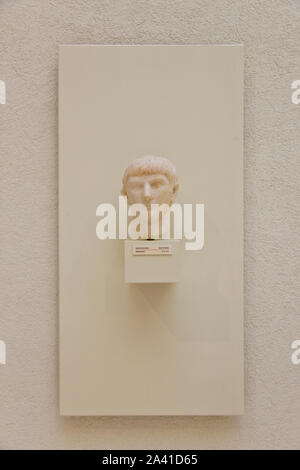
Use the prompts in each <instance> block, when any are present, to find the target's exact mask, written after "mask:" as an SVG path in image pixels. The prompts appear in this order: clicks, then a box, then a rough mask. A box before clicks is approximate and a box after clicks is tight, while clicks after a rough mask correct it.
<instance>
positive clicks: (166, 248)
mask: <svg viewBox="0 0 300 470" xmlns="http://www.w3.org/2000/svg"><path fill="white" fill-rule="evenodd" d="M132 254H133V255H152V256H153V255H172V254H173V250H172V245H154V246H148V245H139V246H134V247H133V248H132Z"/></svg>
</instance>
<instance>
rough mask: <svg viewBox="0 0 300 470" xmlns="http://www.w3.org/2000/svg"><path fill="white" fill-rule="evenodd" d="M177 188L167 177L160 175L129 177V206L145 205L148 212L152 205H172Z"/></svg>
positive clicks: (127, 185) (127, 189) (127, 191)
mask: <svg viewBox="0 0 300 470" xmlns="http://www.w3.org/2000/svg"><path fill="white" fill-rule="evenodd" d="M174 192H175V188H174V185H173V184H171V182H170V181H169V179H168V178H167V176H165V175H163V174H159V173H153V174H148V175H147V174H143V175H136V176H129V177H128V180H127V183H126V193H127V199H128V204H129V205H131V204H137V203H139V204H144V205H145V206H146V207H147V209H148V210H150V209H151V204H167V205H169V206H170V205H171V204H172V203H173V199H174Z"/></svg>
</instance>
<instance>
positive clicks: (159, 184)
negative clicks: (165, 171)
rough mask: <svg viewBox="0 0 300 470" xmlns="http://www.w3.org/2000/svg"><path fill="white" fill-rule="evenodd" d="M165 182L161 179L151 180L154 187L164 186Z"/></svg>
mask: <svg viewBox="0 0 300 470" xmlns="http://www.w3.org/2000/svg"><path fill="white" fill-rule="evenodd" d="M162 184H163V182H162V181H161V180H154V181H152V182H151V186H152V188H154V189H158V188H160V187H161V186H162Z"/></svg>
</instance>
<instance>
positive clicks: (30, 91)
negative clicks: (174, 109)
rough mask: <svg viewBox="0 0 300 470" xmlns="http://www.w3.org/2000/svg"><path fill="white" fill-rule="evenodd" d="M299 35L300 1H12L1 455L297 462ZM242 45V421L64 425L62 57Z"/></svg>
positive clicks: (4, 25)
mask: <svg viewBox="0 0 300 470" xmlns="http://www.w3.org/2000/svg"><path fill="white" fill-rule="evenodd" d="M299 19H300V2H299V0H272V1H271V0H269V1H258V0H253V1H250V0H249V1H246V0H242V1H241V0H215V1H211V0H203V1H196V0H190V1H189V0H186V1H180V0H174V1H171V0H153V1H151V0H150V1H149V0H147V1H146V0H140V1H137V0H135V1H133V0H132V1H130V0H123V1H122V0H105V1H98V0H90V1H87V0H64V1H55V0H49V1H47V0H43V1H40V0H2V1H1V3H0V24H1V28H0V79H2V80H5V81H6V86H7V97H6V98H7V102H6V104H5V105H0V123H1V127H0V133H1V138H0V155H1V167H0V181H1V202H0V208H1V225H0V246H1V249H0V266H1V267H0V286H1V289H0V305H1V314H0V339H2V340H5V341H6V344H7V365H6V366H0V447H1V448H43V449H44V448H111V449H113V448H169V449H171V448H200V449H202V448H208V449H213V448H221V449H224V448H234V449H238V448H256V447H258V448H299V447H300V401H299V391H300V366H294V365H292V363H291V361H290V356H291V352H292V351H291V349H290V344H291V342H292V340H294V339H299V338H300V317H299V315H300V294H299V292H300V285H299V272H300V253H299V251H300V242H299V234H298V232H299V202H300V192H299V176H300V158H299V125H300V105H294V104H292V102H291V82H292V81H293V80H295V79H300V54H299V51H300V29H299ZM241 42H242V43H244V44H245V60H246V63H245V343H246V414H245V416H243V417H239V418H230V417H226V418H225V417H211V418H210V417H194V418H193V417H186V418H178V417H169V418H162V417H151V418H149V417H147V418H144V417H138V418H137V417H135V418H130V417H128V418H124V417H122V418H117V417H114V418H107V417H106V418H60V417H59V416H58V406H57V295H58V290H57V93H56V90H57V57H58V44H62V43H64V44H68V43H70V44H85V43H88V44H106V43H109V44H120V43H121V44H136V43H138V44H149V43H150V44H154V43H155V44H156V43H157V44H189V43H191V44H194V43H195V44H196V43H200V44H211V43H217V44H221V43H241ZM220 80H222V77H220ZM216 92H217V90H216Z"/></svg>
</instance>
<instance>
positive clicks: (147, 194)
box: [144, 181, 151, 200]
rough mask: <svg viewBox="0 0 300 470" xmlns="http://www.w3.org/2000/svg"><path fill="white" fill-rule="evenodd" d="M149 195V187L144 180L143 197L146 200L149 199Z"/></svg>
mask: <svg viewBox="0 0 300 470" xmlns="http://www.w3.org/2000/svg"><path fill="white" fill-rule="evenodd" d="M150 197H151V188H150V184H149V183H148V182H147V181H146V183H145V184H144V198H145V199H146V200H149V199H150Z"/></svg>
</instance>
